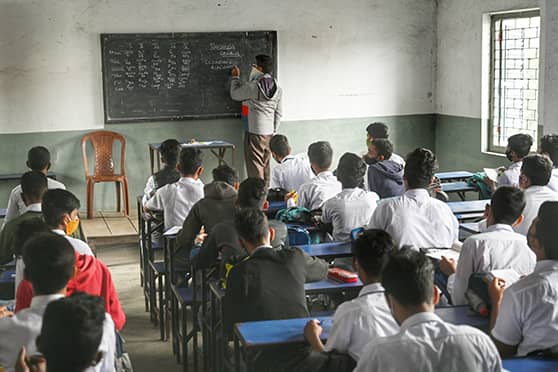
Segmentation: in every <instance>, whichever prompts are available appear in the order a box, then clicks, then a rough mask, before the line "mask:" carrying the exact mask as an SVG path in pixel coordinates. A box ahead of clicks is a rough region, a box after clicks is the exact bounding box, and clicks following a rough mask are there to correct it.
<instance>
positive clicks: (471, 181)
mask: <svg viewBox="0 0 558 372" xmlns="http://www.w3.org/2000/svg"><path fill="white" fill-rule="evenodd" d="M484 177H486V173H484V172H479V173H475V174H473V175H472V176H471V177H469V178H467V180H466V182H467V185H469V186H475V187H476V188H478V189H479V196H480V199H490V198H491V197H492V191H491V190H490V187H488V185H487V184H486V183H484Z"/></svg>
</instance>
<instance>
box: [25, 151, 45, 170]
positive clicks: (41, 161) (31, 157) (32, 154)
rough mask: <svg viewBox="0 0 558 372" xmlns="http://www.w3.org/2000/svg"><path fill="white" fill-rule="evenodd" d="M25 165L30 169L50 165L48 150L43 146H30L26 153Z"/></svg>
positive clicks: (38, 168) (42, 168)
mask: <svg viewBox="0 0 558 372" xmlns="http://www.w3.org/2000/svg"><path fill="white" fill-rule="evenodd" d="M27 166H28V167H29V168H30V169H31V170H36V171H42V170H44V169H47V168H48V167H49V166H50V152H49V151H48V149H47V148H46V147H44V146H35V147H32V148H31V149H30V150H29V152H28V153H27Z"/></svg>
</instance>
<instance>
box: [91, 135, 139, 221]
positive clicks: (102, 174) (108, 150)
mask: <svg viewBox="0 0 558 372" xmlns="http://www.w3.org/2000/svg"><path fill="white" fill-rule="evenodd" d="M89 141H91V145H92V146H93V152H94V154H95V167H94V170H93V175H90V174H89V163H88V162H87V142H89ZM114 141H119V142H120V174H117V173H115V167H114V159H113V156H112V147H113V144H114ZM81 151H82V157H83V168H84V170H85V181H86V185H87V218H93V189H94V186H95V183H97V182H114V183H115V184H116V209H117V211H118V212H120V211H121V203H120V188H121V186H122V193H123V195H122V196H123V198H124V214H125V215H126V216H128V215H129V214H130V202H129V198H128V179H127V178H126V168H125V163H126V139H125V138H124V136H123V135H121V134H119V133H116V132H111V131H108V130H100V131H97V132H92V133H88V134H86V135H84V136H83V137H82V138H81Z"/></svg>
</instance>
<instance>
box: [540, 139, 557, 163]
mask: <svg viewBox="0 0 558 372" xmlns="http://www.w3.org/2000/svg"><path fill="white" fill-rule="evenodd" d="M539 152H540V153H541V154H543V155H546V156H548V157H549V158H550V160H552V165H553V166H554V167H558V135H557V134H547V135H545V136H543V137H542V138H541V145H540V147H539Z"/></svg>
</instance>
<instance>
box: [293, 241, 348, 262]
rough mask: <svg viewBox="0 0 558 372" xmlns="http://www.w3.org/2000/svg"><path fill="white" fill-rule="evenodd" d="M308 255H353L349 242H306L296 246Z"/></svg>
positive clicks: (327, 257)
mask: <svg viewBox="0 0 558 372" xmlns="http://www.w3.org/2000/svg"><path fill="white" fill-rule="evenodd" d="M296 247H297V248H300V249H301V250H303V251H304V252H306V253H308V255H310V256H316V257H320V258H324V259H326V260H327V259H332V258H341V257H350V256H352V255H353V253H352V251H351V242H330V243H320V244H307V245H299V246H296Z"/></svg>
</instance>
